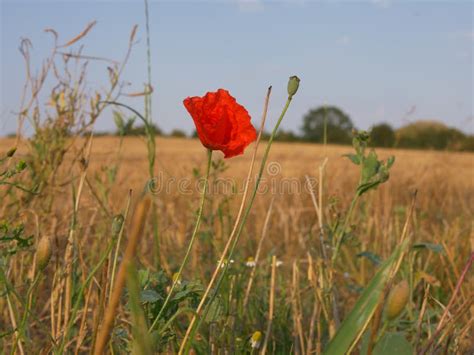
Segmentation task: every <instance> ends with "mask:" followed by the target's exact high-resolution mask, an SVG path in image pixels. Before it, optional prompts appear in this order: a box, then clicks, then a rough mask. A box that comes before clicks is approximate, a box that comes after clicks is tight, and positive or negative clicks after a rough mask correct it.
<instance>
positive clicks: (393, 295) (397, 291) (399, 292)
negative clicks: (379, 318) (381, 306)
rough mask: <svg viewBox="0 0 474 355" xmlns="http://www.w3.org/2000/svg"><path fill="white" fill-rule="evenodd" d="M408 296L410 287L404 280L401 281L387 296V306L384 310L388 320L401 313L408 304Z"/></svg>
mask: <svg viewBox="0 0 474 355" xmlns="http://www.w3.org/2000/svg"><path fill="white" fill-rule="evenodd" d="M409 295H410V287H409V286H408V282H407V281H406V280H403V281H402V282H400V283H399V284H397V285H396V286H395V287H394V288H393V289H392V291H391V292H390V295H389V296H388V299H387V306H386V309H385V314H386V316H387V319H388V320H393V319H395V318H397V317H398V316H399V315H400V313H402V311H403V309H404V308H405V306H406V304H407V302H408V296H409Z"/></svg>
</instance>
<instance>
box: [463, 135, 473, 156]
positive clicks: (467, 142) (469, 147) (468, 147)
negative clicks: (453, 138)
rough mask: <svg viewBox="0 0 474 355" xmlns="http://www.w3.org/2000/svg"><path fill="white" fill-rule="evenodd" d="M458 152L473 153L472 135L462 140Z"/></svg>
mask: <svg viewBox="0 0 474 355" xmlns="http://www.w3.org/2000/svg"><path fill="white" fill-rule="evenodd" d="M460 150H462V151H469V152H474V136H473V135H469V136H466V137H465V138H464V139H463V140H462V142H461V148H460Z"/></svg>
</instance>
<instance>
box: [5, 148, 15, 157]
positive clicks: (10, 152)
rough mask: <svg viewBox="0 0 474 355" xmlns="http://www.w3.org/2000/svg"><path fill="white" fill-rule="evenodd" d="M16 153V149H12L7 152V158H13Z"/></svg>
mask: <svg viewBox="0 0 474 355" xmlns="http://www.w3.org/2000/svg"><path fill="white" fill-rule="evenodd" d="M15 152H16V148H11V149H10V150H9V151H8V152H7V157H8V158H11V157H12V156H13V155H14V154H15Z"/></svg>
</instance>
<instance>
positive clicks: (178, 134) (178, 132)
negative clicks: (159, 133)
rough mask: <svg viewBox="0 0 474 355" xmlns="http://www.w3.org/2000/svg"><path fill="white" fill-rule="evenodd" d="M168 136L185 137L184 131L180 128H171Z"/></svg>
mask: <svg viewBox="0 0 474 355" xmlns="http://www.w3.org/2000/svg"><path fill="white" fill-rule="evenodd" d="M170 137H175V138H186V137H187V136H186V132H184V131H182V130H180V129H173V130H172V131H171V133H170Z"/></svg>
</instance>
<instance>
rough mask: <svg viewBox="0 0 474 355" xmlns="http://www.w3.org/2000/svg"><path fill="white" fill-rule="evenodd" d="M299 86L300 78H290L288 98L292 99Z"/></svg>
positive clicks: (294, 76)
mask: <svg viewBox="0 0 474 355" xmlns="http://www.w3.org/2000/svg"><path fill="white" fill-rule="evenodd" d="M299 86H300V78H298V77H297V76H296V75H293V76H290V80H289V81H288V96H290V97H293V95H294V94H296V92H297V91H298V87H299Z"/></svg>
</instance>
